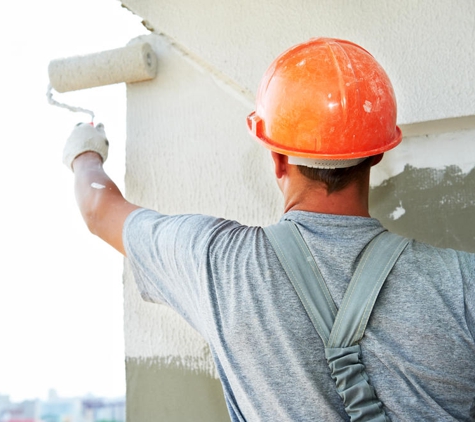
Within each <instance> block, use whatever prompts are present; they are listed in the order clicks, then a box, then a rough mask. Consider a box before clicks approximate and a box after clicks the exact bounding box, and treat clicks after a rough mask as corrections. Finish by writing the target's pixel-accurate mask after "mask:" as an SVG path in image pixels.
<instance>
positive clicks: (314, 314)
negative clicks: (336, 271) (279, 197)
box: [264, 220, 338, 345]
mask: <svg viewBox="0 0 475 422" xmlns="http://www.w3.org/2000/svg"><path fill="white" fill-rule="evenodd" d="M264 232H265V234H266V235H267V238H268V239H269V241H270V243H271V245H272V247H273V248H274V250H275V253H276V254H277V257H278V258H279V261H280V263H281V264H282V266H283V267H284V270H285V272H286V273H287V276H288V277H289V279H290V281H291V283H292V285H293V287H294V289H295V291H296V292H297V294H298V296H299V298H300V301H301V302H302V305H303V307H304V308H305V310H306V311H307V314H308V316H309V318H310V320H311V321H312V324H313V326H314V327H315V330H316V331H317V333H318V335H319V336H320V337H321V338H322V340H323V343H324V344H325V345H326V344H327V342H328V340H329V338H330V332H331V330H332V327H333V323H334V321H335V317H336V314H337V312H338V310H337V307H336V306H335V303H334V302H333V299H332V297H331V295H330V291H329V290H328V287H327V285H326V283H325V281H324V280H323V277H322V275H321V273H320V270H319V268H318V267H317V264H316V263H315V260H314V259H313V256H312V254H311V253H310V250H309V249H308V246H307V244H306V243H305V241H304V240H303V238H302V235H301V234H300V232H299V231H298V229H297V226H296V225H295V223H293V222H292V221H288V220H284V221H281V222H280V223H279V224H275V225H273V226H268V227H264Z"/></svg>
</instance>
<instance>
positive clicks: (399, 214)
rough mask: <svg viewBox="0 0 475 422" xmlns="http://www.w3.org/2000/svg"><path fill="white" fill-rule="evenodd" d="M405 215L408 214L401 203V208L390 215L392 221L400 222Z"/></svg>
mask: <svg viewBox="0 0 475 422" xmlns="http://www.w3.org/2000/svg"><path fill="white" fill-rule="evenodd" d="M404 214H406V210H405V209H404V208H403V207H402V203H401V202H399V206H398V207H396V209H395V210H394V211H393V212H392V213H391V214H389V218H390V219H391V220H398V219H399V218H401V217H402V216H403V215H404Z"/></svg>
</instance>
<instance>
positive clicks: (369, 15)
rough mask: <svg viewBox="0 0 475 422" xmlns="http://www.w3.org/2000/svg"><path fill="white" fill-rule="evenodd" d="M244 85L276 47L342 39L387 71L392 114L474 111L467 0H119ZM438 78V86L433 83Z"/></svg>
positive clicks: (415, 118)
mask: <svg viewBox="0 0 475 422" xmlns="http://www.w3.org/2000/svg"><path fill="white" fill-rule="evenodd" d="M122 3H123V4H125V5H126V6H127V7H129V8H130V9H131V10H132V11H134V12H136V13H137V14H138V15H140V16H142V17H143V18H144V19H145V20H146V21H147V22H148V23H149V26H150V27H151V28H153V29H154V30H155V31H156V32H157V33H159V32H163V33H165V34H167V35H168V36H170V37H171V38H173V39H174V40H175V41H176V42H177V43H179V44H181V45H183V46H186V49H187V50H189V51H190V52H192V53H193V54H196V55H197V56H199V57H200V58H201V59H203V60H205V61H207V62H208V63H210V64H211V65H212V66H213V67H215V68H217V69H219V70H220V71H222V72H223V73H225V74H226V75H228V76H229V77H230V78H232V79H233V80H235V81H236V82H237V83H238V84H239V85H240V86H242V87H243V88H244V89H246V90H248V91H249V92H251V93H254V92H255V91H256V87H257V84H258V82H259V79H260V77H261V75H262V73H263V72H264V70H265V69H266V67H267V66H268V64H269V63H270V62H271V61H272V59H273V58H274V57H275V56H276V55H277V54H279V53H280V52H281V51H282V50H283V49H285V48H288V47H290V46H291V45H292V44H296V43H299V42H302V41H304V40H306V39H308V38H311V37H317V36H330V37H339V38H347V39H350V40H352V41H354V42H356V43H359V44H361V45H362V46H363V47H365V48H367V49H368V50H369V51H370V52H371V53H372V54H373V55H374V56H375V57H376V58H377V59H378V60H379V61H380V62H381V64H382V65H383V67H384V68H385V69H386V70H387V71H388V73H389V75H390V77H391V79H392V81H393V83H394V86H395V90H396V94H397V97H398V100H399V105H400V113H399V122H400V123H404V124H407V123H413V122H421V121H427V120H437V119H443V118H450V117H458V116H469V115H474V114H475V101H473V98H474V96H475V95H474V94H475V84H474V83H473V81H474V80H475V67H474V66H473V63H474V62H475V49H474V48H473V45H474V44H475V31H474V29H473V28H474V27H475V2H473V1H470V0H469V1H463V0H443V1H434V2H427V1H426V2H424V1H414V0H400V1H394V0H354V1H351V2H350V1H347V0H319V1H313V0H268V1H262V2H258V1H249V0H227V1H217V0H202V1H200V2H196V1H195V0H174V1H165V0H162V1H160V0H154V1H151V0H123V1H122ZM441 85H442V86H441Z"/></svg>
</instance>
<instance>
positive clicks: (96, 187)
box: [91, 182, 105, 189]
mask: <svg viewBox="0 0 475 422" xmlns="http://www.w3.org/2000/svg"><path fill="white" fill-rule="evenodd" d="M91 188H94V189H105V186H104V185H101V184H100V183H96V182H92V183H91Z"/></svg>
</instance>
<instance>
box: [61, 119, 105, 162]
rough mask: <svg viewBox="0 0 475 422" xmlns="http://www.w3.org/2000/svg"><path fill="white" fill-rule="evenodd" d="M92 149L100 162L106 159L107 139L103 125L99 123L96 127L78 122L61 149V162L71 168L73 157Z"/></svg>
mask: <svg viewBox="0 0 475 422" xmlns="http://www.w3.org/2000/svg"><path fill="white" fill-rule="evenodd" d="M87 151H94V152H97V153H98V154H99V155H100V156H101V157H102V162H105V161H106V159H107V154H108V151H109V141H108V140H107V138H106V133H105V131H104V125H103V124H102V123H99V124H98V125H97V126H96V127H94V126H93V125H91V124H89V123H78V124H77V125H76V127H75V128H74V130H73V131H72V132H71V135H69V138H68V140H67V141H66V145H65V146H64V150H63V163H64V164H65V165H66V167H68V168H69V169H71V170H73V167H72V163H73V161H74V159H75V158H76V157H77V156H78V155H81V154H82V153H83V152H87Z"/></svg>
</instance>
